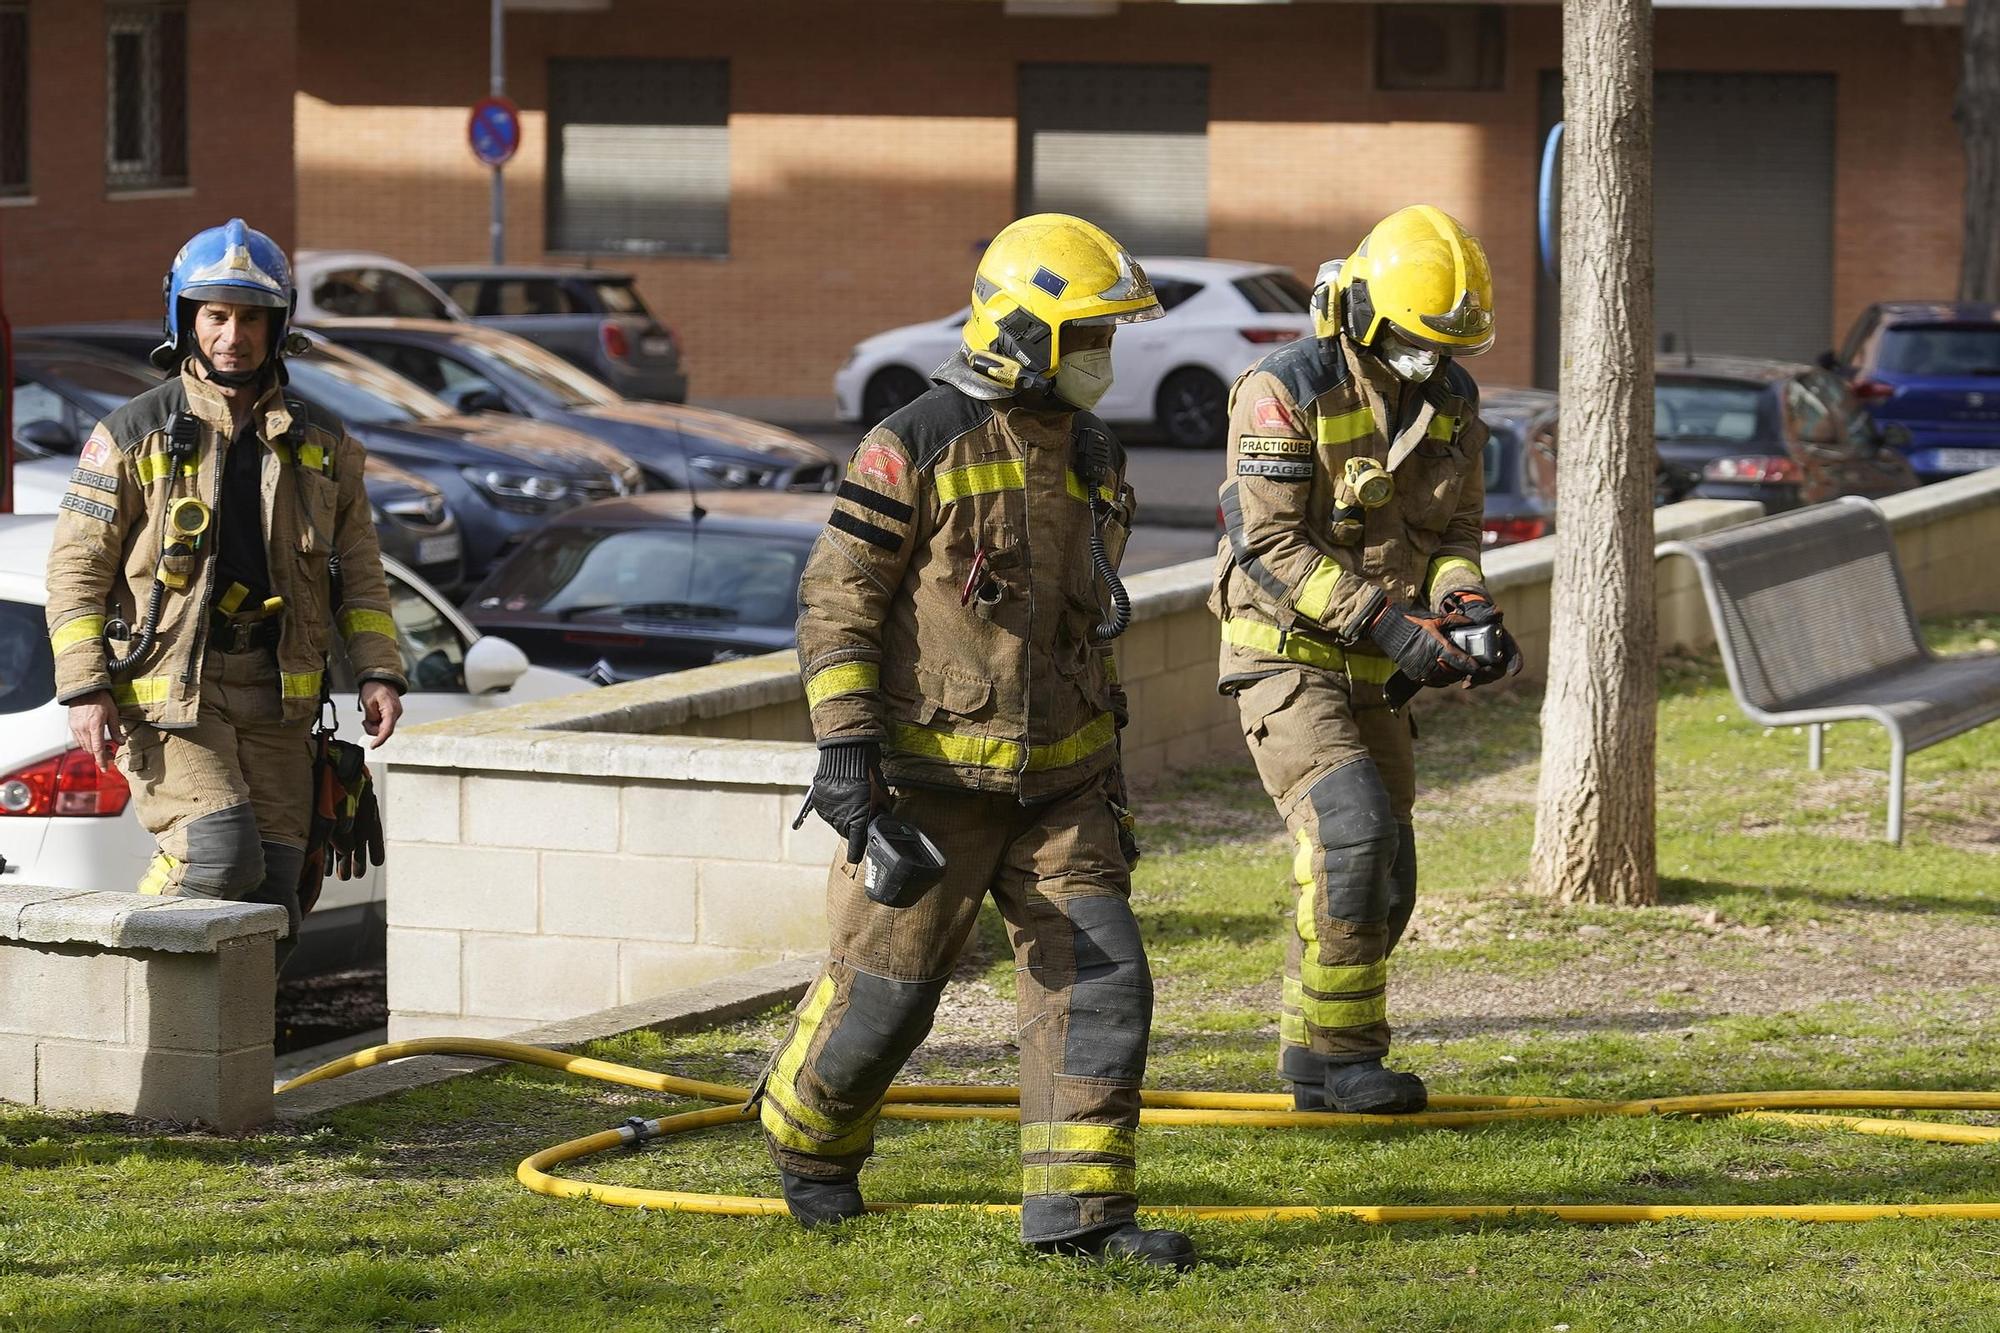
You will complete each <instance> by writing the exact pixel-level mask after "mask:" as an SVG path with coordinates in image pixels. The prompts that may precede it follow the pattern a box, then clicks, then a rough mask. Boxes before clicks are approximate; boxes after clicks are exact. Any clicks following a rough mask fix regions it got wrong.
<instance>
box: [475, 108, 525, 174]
mask: <svg viewBox="0 0 2000 1333" xmlns="http://www.w3.org/2000/svg"><path fill="white" fill-rule="evenodd" d="M465 135H466V138H467V139H469V140H470V141H471V143H472V155H473V156H474V157H476V158H478V159H479V160H480V161H481V162H484V163H485V164H486V165H487V166H489V167H503V166H506V165H507V162H508V160H509V159H511V158H512V157H513V156H514V154H515V153H516V152H517V151H518V150H519V149H520V147H521V109H520V108H519V107H517V106H515V105H514V103H513V101H512V100H511V99H509V98H505V97H500V96H497V95H496V96H493V97H482V98H480V99H479V100H478V101H477V102H474V103H473V104H472V118H471V119H470V120H468V121H467V122H466V126H465Z"/></svg>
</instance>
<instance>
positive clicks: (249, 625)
mask: <svg viewBox="0 0 2000 1333" xmlns="http://www.w3.org/2000/svg"><path fill="white" fill-rule="evenodd" d="M283 628H284V625H283V622H282V621H280V620H279V619H278V618H277V617H276V616H263V617H259V618H257V619H255V620H232V619H230V618H229V617H228V616H225V615H223V614H222V613H221V612H219V611H217V612H214V613H213V614H211V615H210V616H209V625H208V643H209V646H210V647H211V648H214V649H215V650H216V651H218V652H224V653H247V652H251V651H252V650H254V649H258V648H275V647H277V646H278V635H279V634H280V632H281V631H282V630H283Z"/></svg>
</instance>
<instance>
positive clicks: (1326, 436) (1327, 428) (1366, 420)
mask: <svg viewBox="0 0 2000 1333" xmlns="http://www.w3.org/2000/svg"><path fill="white" fill-rule="evenodd" d="M1374 429H1375V414H1374V413H1373V412H1370V411H1369V410H1368V409H1367V408H1365V407H1357V408H1355V409H1354V410H1353V411H1351V412H1339V413H1336V414H1335V415H1333V416H1330V417H1321V418H1320V419H1319V427H1318V429H1317V431H1316V432H1315V434H1316V435H1317V436H1318V439H1319V442H1320V443H1321V444H1351V443H1353V442H1354V441H1355V440H1358V439H1360V438H1361V437H1362V436H1364V435H1367V434H1369V433H1370V432H1372V431H1373V430H1374Z"/></svg>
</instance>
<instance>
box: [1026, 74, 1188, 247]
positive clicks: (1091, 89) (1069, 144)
mask: <svg viewBox="0 0 2000 1333" xmlns="http://www.w3.org/2000/svg"><path fill="white" fill-rule="evenodd" d="M1016 122H1017V124H1018V126H1019V133H1020V152H1019V158H1018V161H1019V174H1018V177H1017V182H1018V183H1017V195H1018V198H1019V203H1020V209H1021V212H1023V213H1049V212H1053V213H1074V214H1076V215H1077V216H1078V217H1082V218H1086V219H1088V220H1089V221H1091V222H1095V223H1096V224H1097V225H1098V226H1100V227H1102V228H1104V229H1105V230H1106V231H1108V232H1110V233H1111V234H1112V235H1113V236H1115V237H1117V238H1118V240H1119V242H1120V243H1121V244H1123V245H1124V246H1125V248H1126V249H1128V250H1131V251H1133V252H1134V253H1135V254H1154V255H1160V254H1168V255H1205V254H1207V253H1208V70H1207V68H1206V67H1205V66H1201V65H1052V64H1028V65H1023V66H1021V77H1020V103H1019V109H1018V111H1017V113H1016Z"/></svg>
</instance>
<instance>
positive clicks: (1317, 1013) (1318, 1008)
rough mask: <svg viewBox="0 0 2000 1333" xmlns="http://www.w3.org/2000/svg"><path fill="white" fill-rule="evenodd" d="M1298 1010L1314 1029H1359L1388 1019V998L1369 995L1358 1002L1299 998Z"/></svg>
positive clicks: (1310, 997)
mask: <svg viewBox="0 0 2000 1333" xmlns="http://www.w3.org/2000/svg"><path fill="white" fill-rule="evenodd" d="M1299 1009H1300V1010H1301V1012H1303V1013H1304V1014H1305V1019H1306V1022H1307V1023H1309V1024H1311V1025H1312V1026H1313V1027H1316V1028H1359V1027H1366V1026H1368V1025H1369V1024H1370V1023H1380V1022H1383V1021H1384V1020H1386V1019H1387V1018H1388V1017H1389V997H1388V996H1387V995H1370V996H1368V997H1366V998H1365V999H1360V1000H1318V999H1314V998H1313V997H1312V996H1310V995H1304V994H1301V995H1300V996H1299Z"/></svg>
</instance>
